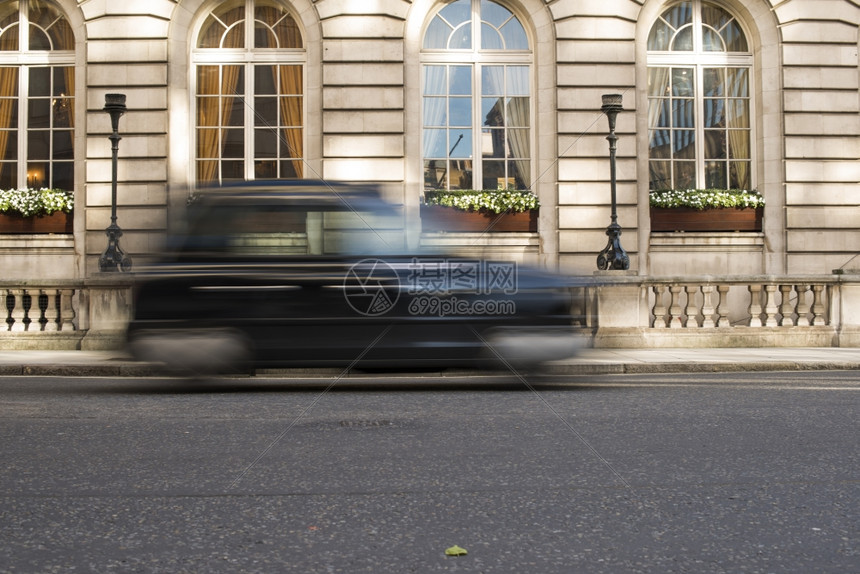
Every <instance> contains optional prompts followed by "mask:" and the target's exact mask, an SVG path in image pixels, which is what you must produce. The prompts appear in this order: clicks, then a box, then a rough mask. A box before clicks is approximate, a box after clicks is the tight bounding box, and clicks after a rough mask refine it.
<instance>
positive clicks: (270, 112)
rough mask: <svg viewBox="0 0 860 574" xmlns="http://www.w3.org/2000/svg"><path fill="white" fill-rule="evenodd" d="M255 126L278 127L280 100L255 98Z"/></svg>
mask: <svg viewBox="0 0 860 574" xmlns="http://www.w3.org/2000/svg"><path fill="white" fill-rule="evenodd" d="M254 125H255V126H277V125H278V98H254Z"/></svg>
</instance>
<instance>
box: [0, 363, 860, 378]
mask: <svg viewBox="0 0 860 574" xmlns="http://www.w3.org/2000/svg"><path fill="white" fill-rule="evenodd" d="M858 368H860V365H858V364H857V363H855V362H848V361H805V362H798V361H765V362H743V363H737V362H706V363H688V362H654V363H645V362H626V363H569V364H558V363H556V364H552V365H548V366H547V367H545V368H544V369H543V370H541V371H540V374H541V375H561V376H572V375H624V374H656V373H664V374H682V373H690V374H693V373H742V372H766V371H838V370H853V369H858ZM504 374H507V373H503V372H498V371H468V370H463V369H452V370H451V371H427V372H423V371H419V372H410V373H404V372H398V371H391V372H371V373H367V372H363V371H350V372H347V373H346V374H344V372H343V371H342V370H340V369H330V368H329V369H313V368H294V369H263V370H261V371H258V372H256V373H255V374H254V375H251V378H254V377H258V378H283V379H317V378H324V379H325V378H328V379H330V378H335V377H341V378H347V379H359V378H370V377H377V378H389V377H404V376H412V377H442V378H444V377H464V376H498V375H504ZM0 376H5V377H10V376H12V377H14V376H25V377H177V375H172V374H166V373H165V372H164V371H163V369H160V368H159V366H158V365H153V364H148V363H135V362H121V363H110V364H105V363H82V364H74V365H63V364H32V365H0ZM240 376H241V375H240ZM178 378H181V377H178Z"/></svg>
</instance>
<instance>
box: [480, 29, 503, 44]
mask: <svg viewBox="0 0 860 574" xmlns="http://www.w3.org/2000/svg"><path fill="white" fill-rule="evenodd" d="M504 47H505V43H504V40H503V39H502V35H501V34H500V33H499V32H498V30H496V29H495V28H493V27H492V26H490V25H488V24H481V49H482V50H503V49H504Z"/></svg>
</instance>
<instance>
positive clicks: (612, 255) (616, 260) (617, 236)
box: [597, 94, 630, 270]
mask: <svg viewBox="0 0 860 574" xmlns="http://www.w3.org/2000/svg"><path fill="white" fill-rule="evenodd" d="M600 109H601V111H602V112H603V113H604V114H606V117H607V118H609V135H608V136H606V139H607V140H609V170H610V172H609V173H610V177H611V186H612V222H611V223H610V224H609V227H607V228H606V235H607V236H608V237H609V241H608V242H607V243H606V247H604V248H603V251H601V252H600V254H599V255H598V256H597V268H598V269H602V270H606V269H616V270H619V269H620V270H625V269H630V258H629V257H627V252H625V251H624V248H623V247H621V226H620V225H618V213H617V211H616V200H615V150H616V149H617V148H616V145H615V143H616V142H617V141H618V136H616V135H615V116H617V115H618V113H619V112H621V111H622V110H623V108H622V107H621V94H605V95H604V96H603V105H602V106H601V107H600Z"/></svg>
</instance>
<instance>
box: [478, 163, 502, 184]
mask: <svg viewBox="0 0 860 574" xmlns="http://www.w3.org/2000/svg"><path fill="white" fill-rule="evenodd" d="M481 165H482V167H483V170H484V177H483V180H482V183H481V189H499V186H501V188H502V189H506V188H507V181H506V180H505V162H504V161H484V162H483V163H482V164H481Z"/></svg>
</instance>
